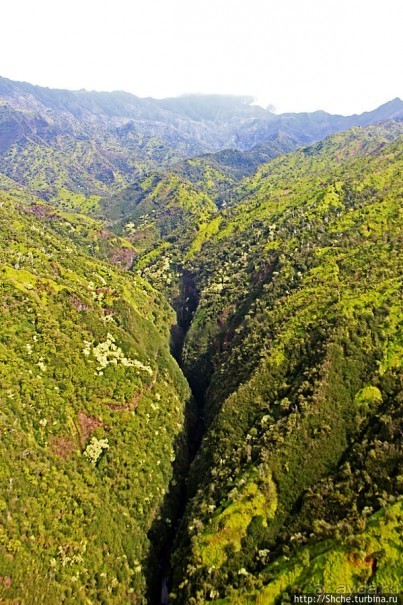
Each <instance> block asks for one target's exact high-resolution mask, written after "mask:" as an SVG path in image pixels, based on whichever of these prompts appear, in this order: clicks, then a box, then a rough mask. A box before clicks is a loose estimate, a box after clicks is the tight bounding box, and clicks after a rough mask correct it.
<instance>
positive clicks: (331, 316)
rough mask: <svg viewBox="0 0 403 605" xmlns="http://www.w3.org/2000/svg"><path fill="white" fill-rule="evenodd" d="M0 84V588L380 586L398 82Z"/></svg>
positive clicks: (126, 596)
mask: <svg viewBox="0 0 403 605" xmlns="http://www.w3.org/2000/svg"><path fill="white" fill-rule="evenodd" d="M0 93H1V94H0V97H1V104H0V139H1V145H0V238H1V239H0V275H1V281H0V315H1V324H0V326H1V327H0V375H1V380H0V405H1V414H0V478H1V487H2V489H1V498H0V602H2V603H5V604H8V605H17V604H18V605H37V604H41V603H49V604H50V605H53V604H54V605H56V604H59V603H63V604H66V605H70V604H75V603H80V604H81V603H82V604H83V605H90V604H93V605H97V604H98V603H102V604H105V605H109V604H111V605H113V604H116V605H126V604H130V603H137V604H142V605H146V604H149V605H167V603H169V604H170V605H173V604H177V605H202V604H204V603H210V602H212V603H217V605H218V604H222V605H224V604H225V605H247V604H248V605H249V604H252V603H254V604H256V605H258V604H259V605H278V604H280V603H290V602H292V599H293V595H302V594H308V593H313V592H318V591H319V592H322V593H332V592H339V591H340V590H344V591H345V592H362V591H370V590H372V591H378V592H388V593H398V592H401V591H402V589H403V585H402V577H403V570H402V550H403V540H402V502H403V499H402V498H403V456H402V439H401V436H402V431H403V388H402V380H403V373H402V360H403V333H402V325H403V324H402V321H403V316H402V298H401V297H402V270H401V267H402V266H403V258H402V253H403V247H402V235H403V220H402V219H403V216H402V207H401V200H402V168H403V158H402V151H403V146H402V140H403V139H402V135H403V123H402V121H401V101H400V102H399V100H395V101H392V102H390V104H386V105H385V106H382V108H380V109H378V110H376V111H375V112H374V113H373V119H372V118H371V115H370V114H362V116H351V117H350V118H342V117H341V116H330V115H329V114H324V112H316V113H315V114H295V115H294V114H284V115H282V116H281V115H280V116H275V115H274V114H272V113H270V112H268V111H266V110H263V109H262V108H258V107H255V106H253V105H252V104H250V102H249V101H248V100H246V99H238V98H226V97H224V98H221V97H219V96H214V97H213V98H211V99H210V98H209V99H205V98H203V97H201V98H199V97H198V96H197V95H196V96H195V98H192V97H189V98H187V97H184V98H182V99H177V100H175V99H165V100H160V101H156V100H153V99H138V98H137V97H134V96H133V95H127V96H125V95H126V93H85V91H80V92H77V93H67V91H52V90H50V89H41V88H39V87H31V86H30V85H27V84H21V83H11V82H10V81H8V80H5V79H0ZM108 94H110V95H111V96H108ZM373 122H376V123H373ZM168 593H170V595H169V596H168Z"/></svg>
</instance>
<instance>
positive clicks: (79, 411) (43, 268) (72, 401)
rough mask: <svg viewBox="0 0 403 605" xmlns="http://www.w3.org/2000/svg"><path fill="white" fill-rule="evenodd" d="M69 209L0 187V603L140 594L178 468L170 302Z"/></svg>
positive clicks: (179, 416)
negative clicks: (112, 258)
mask: <svg viewBox="0 0 403 605" xmlns="http://www.w3.org/2000/svg"><path fill="white" fill-rule="evenodd" d="M79 222H80V221H79V217H78V215H74V216H73V217H69V216H68V215H67V216H66V215H62V214H61V213H60V212H57V211H55V210H54V209H53V208H51V207H49V206H46V205H45V204H40V203H39V202H35V203H34V204H32V205H26V204H25V205H23V204H22V203H21V201H18V200H16V199H15V198H13V196H12V195H11V194H9V193H1V194H0V232H1V242H2V243H1V246H0V274H1V285H0V315H1V331H0V376H1V379H0V403H1V418H0V435H1V439H0V477H1V484H2V490H1V499H0V509H1V519H0V569H1V580H0V600H1V602H3V603H10V604H11V603H16V602H19V603H27V604H33V603H35V604H40V603H84V602H85V603H88V602H93V603H101V602H104V603H111V604H112V603H116V604H119V605H120V604H122V603H145V602H147V601H148V599H147V598H146V594H147V590H152V589H153V583H152V580H151V578H153V577H154V576H155V573H156V565H157V559H156V555H157V554H158V548H159V547H158V541H162V540H163V539H164V536H165V535H166V533H167V532H168V531H169V524H170V521H169V519H168V517H169V515H174V514H175V508H174V504H172V503H174V501H175V490H177V489H179V487H175V485H178V486H179V485H180V476H181V473H182V472H183V470H184V468H185V467H186V432H185V428H184V416H185V408H186V406H187V405H188V404H189V401H190V392H189V388H188V386H187V383H186V381H185V380H184V378H183V375H182V373H181V372H180V370H179V368H178V366H177V364H176V362H175V361H174V360H173V358H172V357H171V355H170V353H169V348H168V338H169V330H170V327H171V325H172V324H173V323H174V321H175V319H174V317H173V313H172V310H171V309H170V307H169V306H168V304H167V303H165V302H164V300H163V299H162V298H161V297H160V296H159V295H158V294H157V292H156V291H154V290H153V289H152V288H151V287H150V286H149V285H148V284H147V283H146V282H145V281H143V280H142V279H141V278H139V277H134V276H133V275H130V274H128V273H123V272H120V271H118V270H117V269H115V268H113V267H112V266H111V265H110V264H107V263H105V262H102V261H101V260H98V259H97V258H95V256H89V254H88V244H87V242H88V241H90V242H91V244H92V245H91V248H90V250H89V252H91V253H92V254H96V253H99V255H100V256H101V257H102V256H108V254H109V250H108V248H106V249H105V250H103V249H102V248H101V249H100V250H96V249H93V246H95V244H96V241H97V240H96V239H94V237H93V235H91V234H90V233H89V232H90V228H89V227H92V228H94V224H93V223H91V221H90V222H88V223H87V225H86V224H85V219H82V223H83V229H82V230H81V231H80V230H79ZM69 233H71V234H72V237H73V239H75V242H74V241H73V239H70V238H69V237H68V234H69ZM100 240H102V237H100ZM115 240H116V238H115ZM112 241H114V240H112ZM94 242H95V244H94ZM127 245H129V244H127ZM169 490H171V491H172V494H171V498H170V499H169V500H167V499H166V498H167V497H166V494H167V493H168V491H169ZM163 507H164V511H165V513H164V514H165V516H164V519H163V520H162V519H160V517H159V516H160V514H161V511H162V508H163ZM157 526H158V533H157V534H156V533H155V531H156V530H155V529H154V528H156V527H157ZM150 530H153V531H154V543H153V544H150V541H149V539H148V537H147V533H148V532H149V531H150ZM156 535H157V538H155V536H156ZM147 582H149V585H148V589H147Z"/></svg>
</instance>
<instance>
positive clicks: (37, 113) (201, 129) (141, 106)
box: [0, 78, 403, 199]
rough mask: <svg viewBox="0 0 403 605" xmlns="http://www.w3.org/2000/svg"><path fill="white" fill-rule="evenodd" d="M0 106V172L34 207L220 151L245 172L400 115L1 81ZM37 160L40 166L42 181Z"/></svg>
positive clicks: (396, 106) (399, 105)
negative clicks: (293, 109) (276, 110)
mask: <svg viewBox="0 0 403 605" xmlns="http://www.w3.org/2000/svg"><path fill="white" fill-rule="evenodd" d="M0 99H1V105H0V171H1V172H2V173H3V174H4V175H6V176H7V177H9V178H11V179H13V180H15V181H17V182H21V183H22V184H28V180H27V178H26V175H27V174H29V175H30V176H29V186H30V188H31V190H33V192H34V193H35V194H38V195H40V196H41V197H44V199H51V197H52V195H54V194H55V193H56V192H57V190H58V188H60V187H66V188H67V189H71V190H72V191H74V192H76V193H82V192H84V193H93V194H94V193H97V194H103V193H106V192H108V191H109V190H110V189H111V188H112V189H114V190H115V191H116V190H118V189H120V188H121V187H122V186H123V185H125V184H129V183H130V182H132V181H133V180H134V179H135V177H136V176H138V175H140V174H142V173H144V171H147V170H149V169H150V167H154V168H161V167H163V166H168V165H172V164H173V163H175V162H177V161H178V160H180V159H185V158H189V157H194V156H198V155H201V154H205V153H211V152H217V151H221V150H224V149H235V150H238V151H241V152H245V151H250V150H252V149H253V153H251V154H250V155H249V160H250V161H249V164H250V167H249V171H250V172H251V171H253V170H254V168H255V167H256V166H257V165H258V163H259V162H261V161H264V160H265V159H270V158H271V157H273V156H274V155H277V154H278V153H279V152H280V153H283V152H286V151H291V150H293V149H296V148H297V147H298V146H301V145H304V144H309V143H311V142H314V141H317V140H320V139H321V138H323V137H325V136H327V135H328V134H331V133H334V132H340V131H342V130H347V129H348V128H351V127H352V126H357V125H358V126H365V125H367V124H371V123H374V122H377V121H380V120H387V119H393V118H396V119H399V118H401V117H402V115H403V102H402V101H401V100H400V99H394V100H393V101H390V102H388V103H385V105H382V106H381V107H379V108H377V109H375V110H374V111H372V112H367V113H364V114H362V115H360V116H350V117H343V116H337V115H331V114H327V113H325V112H322V111H317V112H315V113H312V114H307V113H302V114H283V115H275V114H273V113H272V112H270V111H267V110H265V109H263V108H261V107H258V106H256V105H253V104H252V99H251V98H248V97H228V96H219V95H189V96H185V97H179V98H174V99H162V100H157V99H151V98H148V99H140V98H138V97H136V96H134V95H131V94H129V93H124V92H113V93H102V92H87V91H74V92H73V91H66V90H52V89H48V88H41V87H38V86H33V85H31V84H27V83H21V82H13V81H11V80H7V79H5V78H0ZM38 155H40V156H41V157H42V158H44V159H45V158H46V162H47V163H48V164H49V167H48V174H47V176H46V177H45V175H44V174H43V166H42V165H37V163H38V162H37V156H38ZM251 156H252V160H251ZM254 156H257V160H253V158H254ZM28 164H29V169H28ZM52 185H53V187H52Z"/></svg>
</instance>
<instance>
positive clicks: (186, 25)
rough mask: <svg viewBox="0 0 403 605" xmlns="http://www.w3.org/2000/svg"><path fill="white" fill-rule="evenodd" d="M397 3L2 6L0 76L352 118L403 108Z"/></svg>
mask: <svg viewBox="0 0 403 605" xmlns="http://www.w3.org/2000/svg"><path fill="white" fill-rule="evenodd" d="M400 4H401V3H400V0H383V1H382V2H379V1H378V0H376V1H375V0H278V1H273V0H242V1H241V0H109V1H106V0H105V1H104V2H102V0H58V2H55V1H54V0H6V2H4V3H3V5H2V9H1V15H2V33H1V36H0V57H1V59H0V75H1V76H3V77H6V78H10V79H12V80H20V81H26V82H30V83H32V84H37V85H40V86H48V87H51V88H67V89H73V90H77V89H81V88H85V89H87V90H104V91H112V90H125V91H127V92H131V93H133V94H136V95H138V96H140V97H146V96H152V97H157V98H162V97H170V96H178V95H181V94H186V93H218V94H241V95H250V96H252V97H254V98H255V99H256V102H258V103H259V104H261V105H263V106H268V105H272V106H274V108H275V111H277V112H284V111H315V110H317V109H324V110H326V111H329V112H331V113H339V114H344V115H348V114H352V113H361V112H363V111H367V110H371V109H374V108H375V107H377V106H379V105H380V104H382V103H384V102H386V101H388V100H391V99H393V98H395V97H396V96H399V97H401V98H403V78H402V73H403V70H402V64H403V62H402V57H403V46H402V40H403V36H402V32H401V12H402V11H401V10H400Z"/></svg>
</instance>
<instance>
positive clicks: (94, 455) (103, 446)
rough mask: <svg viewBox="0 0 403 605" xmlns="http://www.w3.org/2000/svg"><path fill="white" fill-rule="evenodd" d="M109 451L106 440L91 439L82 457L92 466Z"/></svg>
mask: <svg viewBox="0 0 403 605" xmlns="http://www.w3.org/2000/svg"><path fill="white" fill-rule="evenodd" d="M107 449H109V443H108V440H107V439H97V438H96V437H92V438H91V441H90V443H89V444H88V445H87V447H86V448H85V451H84V456H85V457H86V458H87V460H89V461H90V462H91V464H93V465H94V466H95V465H96V463H97V462H98V460H99V459H100V457H101V456H102V454H103V453H104V451H105V450H107Z"/></svg>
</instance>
